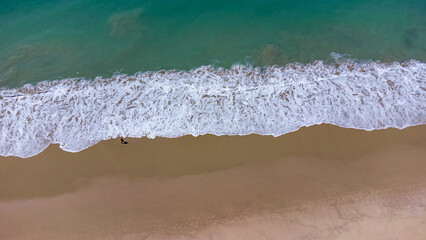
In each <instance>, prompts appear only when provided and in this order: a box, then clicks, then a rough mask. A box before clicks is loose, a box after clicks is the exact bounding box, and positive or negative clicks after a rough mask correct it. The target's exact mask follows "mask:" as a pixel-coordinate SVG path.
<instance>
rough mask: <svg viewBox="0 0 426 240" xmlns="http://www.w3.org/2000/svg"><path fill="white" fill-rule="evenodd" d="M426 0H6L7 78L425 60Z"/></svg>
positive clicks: (3, 54) (1, 31)
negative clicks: (333, 57)
mask: <svg viewBox="0 0 426 240" xmlns="http://www.w3.org/2000/svg"><path fill="white" fill-rule="evenodd" d="M425 43H426V1H423V0H386V1H365V0H353V1H338V0H329V1H321V0H305V1H303V0H284V1H283V0H281V1H274V0H267V1H257V0H245V1H230V0H227V1H223V0H203V1H188V0H168V1H164V0H156V1H147V0H20V1H15V0H2V1H0V87H1V86H3V87H4V86H7V87H18V86H22V85H24V84H25V83H33V84H34V83H36V82H39V81H43V80H56V79H62V78H67V77H83V78H88V79H91V78H94V77H95V76H99V75H100V76H104V77H110V76H111V75H113V74H114V73H116V72H120V73H126V74H134V73H135V72H138V71H155V70H159V69H183V70H187V69H192V68H196V67H199V66H202V65H213V66H217V67H230V66H231V65H233V64H250V65H256V66H264V65H274V64H277V65H285V64H287V63H290V62H312V61H313V60H318V59H320V60H325V61H327V60H328V59H329V58H330V53H332V52H337V53H341V54H348V55H350V56H351V57H352V58H357V59H361V60H366V59H372V60H381V61H406V60H410V59H416V60H419V61H421V62H424V61H425V60H426V44H425Z"/></svg>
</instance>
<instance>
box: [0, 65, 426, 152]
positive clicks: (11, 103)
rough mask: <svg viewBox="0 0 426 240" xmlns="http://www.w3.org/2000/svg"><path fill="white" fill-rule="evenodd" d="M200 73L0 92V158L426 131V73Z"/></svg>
mask: <svg viewBox="0 0 426 240" xmlns="http://www.w3.org/2000/svg"><path fill="white" fill-rule="evenodd" d="M337 62H338V63H336V64H334V63H333V64H325V63H323V62H321V61H317V62H315V63H313V64H305V65H304V64H298V63H295V64H289V65H287V66H285V67H281V66H272V67H268V68H265V69H260V68H255V67H250V66H242V65H237V66H233V67H232V68H230V69H223V68H213V67H211V66H202V67H199V68H196V69H193V70H190V71H177V70H172V71H158V72H144V73H137V74H135V75H133V76H126V75H117V76H114V77H112V78H107V79H106V78H101V77H97V78H96V79H95V80H93V81H86V80H78V79H63V80H60V81H53V82H42V83H39V84H38V85H36V86H30V85H26V86H24V87H22V88H19V89H3V90H0V106H1V107H0V133H1V134H0V155H3V156H20V157H30V156H33V155H36V154H38V153H40V152H41V151H43V150H44V149H45V148H46V147H47V146H48V145H49V144H51V143H58V144H60V147H61V148H62V149H64V150H65V151H70V152H78V151H81V150H83V149H85V148H87V147H89V146H92V145H94V144H96V143H97V142H99V141H101V140H106V139H111V138H115V137H118V136H124V137H144V136H147V137H149V138H154V137H156V136H162V137H179V136H182V135H188V134H191V135H194V136H197V135H202V134H214V135H246V134H251V133H256V134H261V135H273V136H279V135H282V134H285V133H288V132H292V131H295V130H297V129H299V128H300V127H302V126H311V125H314V124H321V123H329V124H334V125H338V126H342V127H347V128H358V129H365V130H373V129H383V128H388V127H394V128H405V127H408V126H414V125H421V124H425V122H426V64H425V63H422V62H418V61H414V60H412V61H409V62H405V63H397V62H394V63H380V62H363V63H361V62H355V61H352V60H341V59H340V60H339V59H338V60H337Z"/></svg>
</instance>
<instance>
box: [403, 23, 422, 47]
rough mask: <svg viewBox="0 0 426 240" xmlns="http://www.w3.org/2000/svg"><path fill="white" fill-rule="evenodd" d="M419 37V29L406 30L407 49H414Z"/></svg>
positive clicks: (405, 42)
mask: <svg viewBox="0 0 426 240" xmlns="http://www.w3.org/2000/svg"><path fill="white" fill-rule="evenodd" d="M418 36H419V34H418V29H417V28H411V29H408V30H405V34H404V44H405V47H407V48H409V49H410V48H412V47H413V45H414V42H415V41H416V39H417V38H418Z"/></svg>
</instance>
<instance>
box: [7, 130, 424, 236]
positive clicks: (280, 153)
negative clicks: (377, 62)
mask: <svg viewBox="0 0 426 240" xmlns="http://www.w3.org/2000/svg"><path fill="white" fill-rule="evenodd" d="M126 140H127V141H129V144H127V145H124V144H120V140H119V139H115V140H108V141H103V142H101V143H99V144H97V145H95V146H93V147H91V148H89V149H86V150H84V151H82V152H78V153H69V152H64V151H62V150H61V149H60V148H59V147H58V146H57V145H55V146H50V147H49V148H48V149H46V151H44V152H43V153H41V154H39V155H37V156H35V157H33V158H29V159H22V158H17V157H7V158H1V157H0V214H1V215H3V216H4V218H3V220H1V219H0V229H3V230H0V236H3V237H5V238H7V239H22V238H29V237H32V238H33V239H48V238H58V237H59V236H60V237H61V238H62V239H109V238H111V239H208V237H209V236H213V237H216V238H217V239H235V238H240V239H241V238H244V239H259V238H260V237H267V238H270V239H280V238H279V237H280V236H287V237H288V238H296V239H297V238H300V237H302V236H305V235H306V234H308V233H309V232H310V231H311V230H312V229H311V228H314V229H317V231H316V232H314V233H312V234H314V235H313V236H317V239H357V237H358V239H359V238H360V237H362V238H363V239H369V238H371V239H377V236H380V235H381V236H398V237H401V238H409V239H423V238H424V236H426V233H425V232H424V231H423V232H422V231H420V230H419V231H415V232H413V230H412V229H421V228H422V226H424V221H425V219H426V206H424V202H425V201H426V194H425V191H426V185H425V183H426V161H425V160H424V159H425V156H426V125H422V126H416V127H410V128H406V129H403V130H398V129H386V130H376V131H371V132H368V131H362V130H355V129H345V128H340V127H336V126H332V125H318V126H312V127H309V128H302V129H300V130H299V131H296V132H293V133H289V134H286V135H283V136H280V137H277V138H275V137H272V136H258V135H249V136H242V137H241V136H221V137H217V136H211V135H205V136H199V137H191V136H186V137H181V138H177V139H166V138H158V139H154V140H152V139H146V138H144V139H126ZM368 216H370V217H368ZM6 219H7V220H6ZM35 219H37V221H36V222H34V220H35ZM383 222H388V223H390V224H393V225H391V226H392V227H390V228H392V229H396V230H392V231H393V232H392V231H390V230H389V229H388V228H385V227H384V225H381V224H382V223H383ZM307 223H309V224H308V225H309V226H311V227H306V224H307ZM58 226H60V227H58ZM370 226H375V227H374V228H372V227H370ZM253 229H256V232H254V230H253ZM336 229H341V230H339V231H340V232H339V231H337V232H336ZM357 229H358V230H359V231H358V230H357ZM409 230H410V231H409ZM268 234H269V235H268ZM315 234H316V235H315ZM416 234H417V235H416ZM339 237H340V238H339ZM351 237H352V238H351ZM374 237H376V238H374ZM216 238H213V239H216Z"/></svg>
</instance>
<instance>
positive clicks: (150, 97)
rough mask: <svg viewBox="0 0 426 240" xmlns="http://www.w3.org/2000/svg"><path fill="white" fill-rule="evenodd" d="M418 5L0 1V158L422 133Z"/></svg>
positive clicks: (424, 84)
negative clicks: (56, 148) (340, 132)
mask: <svg viewBox="0 0 426 240" xmlns="http://www.w3.org/2000/svg"><path fill="white" fill-rule="evenodd" d="M425 26H426V2H425V1H421V0H408V1H407V0H388V1H374V0H373V1H366V0H356V1H338V0H329V1H319V0H306V1H301V0H298V1H296V0H294V1H291V0H287V1H272V0H270V1H254V0H246V1H220V0H216V1H209V0H206V1H188V0H186V1H185V0H170V1H162V0H157V1H140V0H139V1H136V0H120V1H118V0H111V1H107V0H104V1H98V0H86V1H83V0H71V1H70V0H68V1H65V0H63V1H59V0H43V1H40V0H37V1H36V0H22V1H18V2H17V1H12V0H2V1H0V88H1V89H0V155H2V156H20V157H30V156H34V155H36V154H38V153H40V152H41V151H43V150H44V149H45V148H47V146H49V145H50V144H51V143H57V144H60V147H61V148H62V149H64V150H66V151H70V152H77V151H81V150H83V149H85V148H87V147H90V146H92V145H94V144H96V143H98V142H99V141H101V140H107V139H111V138H116V137H118V136H123V137H149V138H154V137H158V136H161V137H179V136H183V135H194V136H198V135H204V134H214V135H247V134H252V133H255V134H261V135H273V136H279V135H282V134H285V133H288V132H292V131H296V130H297V129H299V128H300V127H303V126H311V125H315V124H322V123H330V124H334V125H338V126H341V127H348V128H357V129H365V130H374V129H383V128H389V127H393V128H405V127H408V126H414V125H422V124H425V123H426V104H425V103H426V63H425V62H426V44H425V43H426V27H425Z"/></svg>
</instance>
